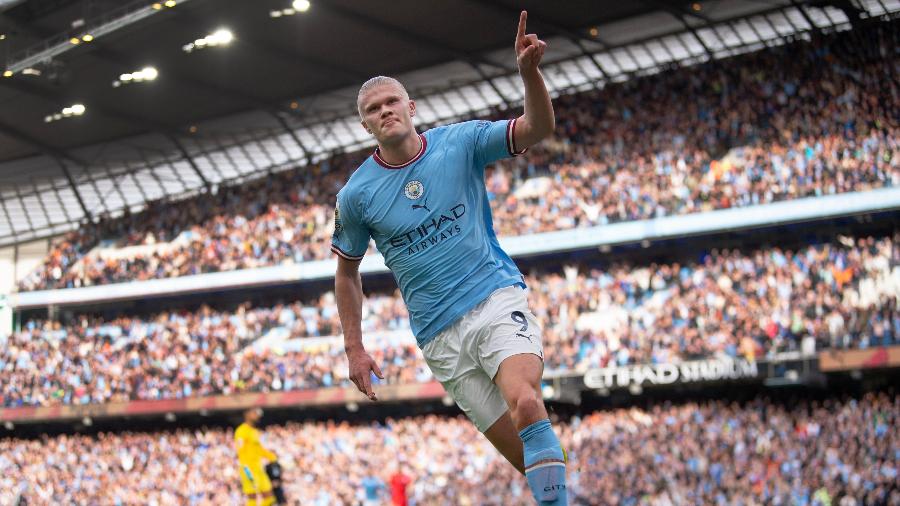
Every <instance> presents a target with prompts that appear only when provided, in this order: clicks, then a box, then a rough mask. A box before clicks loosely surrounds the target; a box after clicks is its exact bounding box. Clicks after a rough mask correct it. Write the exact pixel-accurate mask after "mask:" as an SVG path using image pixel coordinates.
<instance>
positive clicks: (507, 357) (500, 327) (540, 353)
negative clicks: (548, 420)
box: [472, 286, 544, 388]
mask: <svg viewBox="0 0 900 506" xmlns="http://www.w3.org/2000/svg"><path fill="white" fill-rule="evenodd" d="M474 325H475V326H476V328H475V329H473V330H472V331H473V332H477V334H478V336H479V338H478V343H477V344H478V350H477V356H478V361H479V364H480V366H481V369H482V370H483V371H484V372H485V373H486V374H487V375H488V376H489V377H490V378H491V379H492V380H496V378H497V375H498V373H500V371H501V368H502V369H507V370H514V371H516V374H514V375H509V374H505V375H504V376H507V377H510V376H511V377H512V378H511V380H510V381H512V382H513V383H514V384H519V383H522V384H526V385H531V386H532V387H535V388H536V387H539V385H540V380H541V374H542V373H543V370H544V369H543V360H544V350H543V342H542V340H543V330H542V329H541V326H540V324H539V323H538V321H537V318H536V317H535V316H534V313H532V312H531V310H530V309H529V308H528V299H527V297H526V296H525V291H524V290H523V289H521V288H519V287H517V286H511V287H508V288H504V289H502V290H501V291H500V292H499V293H497V294H496V295H495V296H494V297H492V298H491V304H490V306H489V307H487V308H485V311H483V312H482V315H481V319H480V321H478V322H474Z"/></svg>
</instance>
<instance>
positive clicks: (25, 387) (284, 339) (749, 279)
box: [0, 237, 900, 407]
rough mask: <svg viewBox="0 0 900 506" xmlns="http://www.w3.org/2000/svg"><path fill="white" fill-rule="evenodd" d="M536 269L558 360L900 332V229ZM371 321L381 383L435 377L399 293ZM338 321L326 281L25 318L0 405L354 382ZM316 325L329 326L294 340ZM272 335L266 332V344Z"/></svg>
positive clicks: (0, 352) (375, 303)
mask: <svg viewBox="0 0 900 506" xmlns="http://www.w3.org/2000/svg"><path fill="white" fill-rule="evenodd" d="M526 282H527V284H528V285H529V287H530V288H529V294H528V297H529V304H530V307H531V308H532V310H533V311H534V313H535V315H536V316H537V319H538V320H539V321H540V323H541V327H542V328H543V343H544V350H545V357H544V363H545V367H546V370H547V371H548V372H583V371H584V370H586V369H587V368H594V367H612V366H623V365H629V364H642V363H677V362H680V361H684V360H691V359H698V358H702V357H711V356H715V357H743V358H746V359H748V360H757V359H761V358H765V357H771V356H773V355H775V354H778V353H781V352H788V351H792V352H800V353H810V352H812V351H814V350H816V349H822V348H829V347H831V348H848V347H862V348H867V347H872V346H883V345H891V344H896V343H898V342H900V309H898V306H897V301H898V297H900V242H898V238H896V237H893V238H892V237H883V238H878V239H876V238H874V237H865V238H858V239H852V238H849V237H840V238H839V240H836V241H835V242H833V243H826V244H823V245H814V246H806V247H802V248H799V249H798V250H797V251H791V250H784V249H780V248H768V249H761V250H758V251H751V252H742V251H739V250H737V249H734V250H713V251H710V252H709V253H708V254H706V255H704V257H703V258H702V260H701V261H699V262H686V263H683V264H682V263H675V262H672V263H662V264H645V265H634V264H631V263H616V264H612V265H611V266H609V267H606V268H599V267H591V266H582V267H580V268H579V267H578V266H569V267H565V268H564V269H563V271H562V272H561V273H552V272H547V273H542V272H535V273H532V274H530V275H529V276H527V277H526ZM363 329H364V334H366V335H371V334H375V335H378V334H383V333H387V334H392V335H393V334H401V335H405V336H406V337H407V339H405V340H403V339H399V340H398V339H392V340H382V341H379V342H378V343H376V344H374V345H370V346H369V350H370V351H371V352H372V353H373V356H374V358H375V360H376V362H377V363H378V364H379V365H380V367H381V370H382V371H383V372H384V373H385V380H384V382H386V383H389V384H394V383H412V382H423V381H429V380H431V374H430V372H429V371H428V368H427V366H426V365H425V364H424V361H423V359H422V356H421V353H420V352H419V351H418V350H417V347H416V346H415V343H414V341H413V339H412V337H411V334H410V331H409V322H408V319H407V313H406V310H405V306H404V304H403V302H402V299H401V298H400V296H399V293H398V292H396V291H395V292H394V293H392V294H372V295H370V296H369V297H367V299H366V302H365V304H364V310H363ZM340 333H341V329H340V321H339V318H338V315H337V308H336V305H335V302H334V295H333V294H332V293H330V292H329V293H326V294H324V295H321V296H320V297H318V298H317V299H315V300H312V301H305V302H299V301H295V302H292V303H287V304H278V305H275V306H272V307H255V308H254V307H251V306H250V305H249V304H244V305H242V306H240V307H238V308H237V310H233V311H217V310H213V309H212V308H210V307H202V308H201V309H200V310H198V311H196V312H187V311H168V312H164V313H160V314H157V315H155V316H153V317H147V318H145V319H141V318H138V317H134V316H129V317H125V316H123V317H119V318H115V319H110V320H104V319H102V318H99V317H90V316H87V315H82V316H80V317H78V318H77V319H76V320H75V321H72V322H70V323H68V324H67V325H63V324H61V323H60V322H51V321H30V322H27V323H26V324H25V325H24V326H23V328H22V329H21V330H20V331H19V332H16V333H14V334H13V335H12V336H11V337H10V338H9V339H8V340H7V341H6V342H2V343H0V344H2V345H0V380H2V381H0V406H7V407H9V406H23V405H53V404H85V403H101V402H109V401H125V400H131V399H164V398H184V397H191V396H205V395H213V394H231V393H236V392H242V391H280V390H297V389H308V388H318V387H328V386H347V385H348V384H349V383H348V380H347V362H346V358H345V355H344V352H343V342H342V339H341V338H340V337H331V338H327V336H339V335H340ZM272 336H274V337H279V336H280V338H278V339H271V340H270V339H269V338H270V337H272ZM311 337H320V338H321V339H318V340H314V339H306V340H305V341H306V342H309V343H312V344H310V345H308V346H299V347H298V346H293V347H291V346H287V345H286V344H285V343H291V342H293V343H295V344H296V343H297V342H300V343H303V342H304V338H311ZM260 338H264V339H262V340H261V339H260ZM263 341H266V342H269V341H271V342H269V344H267V345H266V346H257V345H256V344H259V343H262V342H263ZM251 343H255V344H251Z"/></svg>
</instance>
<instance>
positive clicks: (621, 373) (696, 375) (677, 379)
mask: <svg viewBox="0 0 900 506" xmlns="http://www.w3.org/2000/svg"><path fill="white" fill-rule="evenodd" d="M757 364H758V363H757V362H751V361H749V360H745V359H711V360H693V361H689V362H682V363H680V364H645V365H630V366H624V367H608V368H605V369H590V370H588V371H587V372H585V374H584V385H585V386H586V387H588V388H597V389H613V388H628V387H633V386H641V387H643V386H648V385H672V384H676V383H698V382H713V381H724V380H739V379H755V378H758V377H759V368H758V367H757Z"/></svg>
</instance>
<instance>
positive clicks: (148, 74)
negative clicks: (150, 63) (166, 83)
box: [141, 67, 159, 81]
mask: <svg viewBox="0 0 900 506" xmlns="http://www.w3.org/2000/svg"><path fill="white" fill-rule="evenodd" d="M141 74H143V75H144V80H145V81H155V80H156V78H157V77H158V76H159V71H158V70H156V67H144V68H142V69H141Z"/></svg>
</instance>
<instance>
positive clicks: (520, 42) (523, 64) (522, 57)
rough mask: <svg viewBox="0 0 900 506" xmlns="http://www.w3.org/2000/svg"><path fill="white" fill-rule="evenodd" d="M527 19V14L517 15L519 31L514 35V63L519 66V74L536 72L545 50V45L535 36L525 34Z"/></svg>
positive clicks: (525, 12) (524, 12)
mask: <svg viewBox="0 0 900 506" xmlns="http://www.w3.org/2000/svg"><path fill="white" fill-rule="evenodd" d="M527 19H528V12H527V11H522V14H520V15H519V31H518V33H516V63H517V64H518V65H519V72H520V73H524V72H533V71H535V70H537V68H538V65H539V64H540V63H541V59H542V58H543V57H544V50H545V49H546V48H547V43H546V42H544V41H542V40H541V39H539V38H538V37H537V35H535V34H533V33H529V34H527V35H526V34H525V21H526V20H527Z"/></svg>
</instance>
